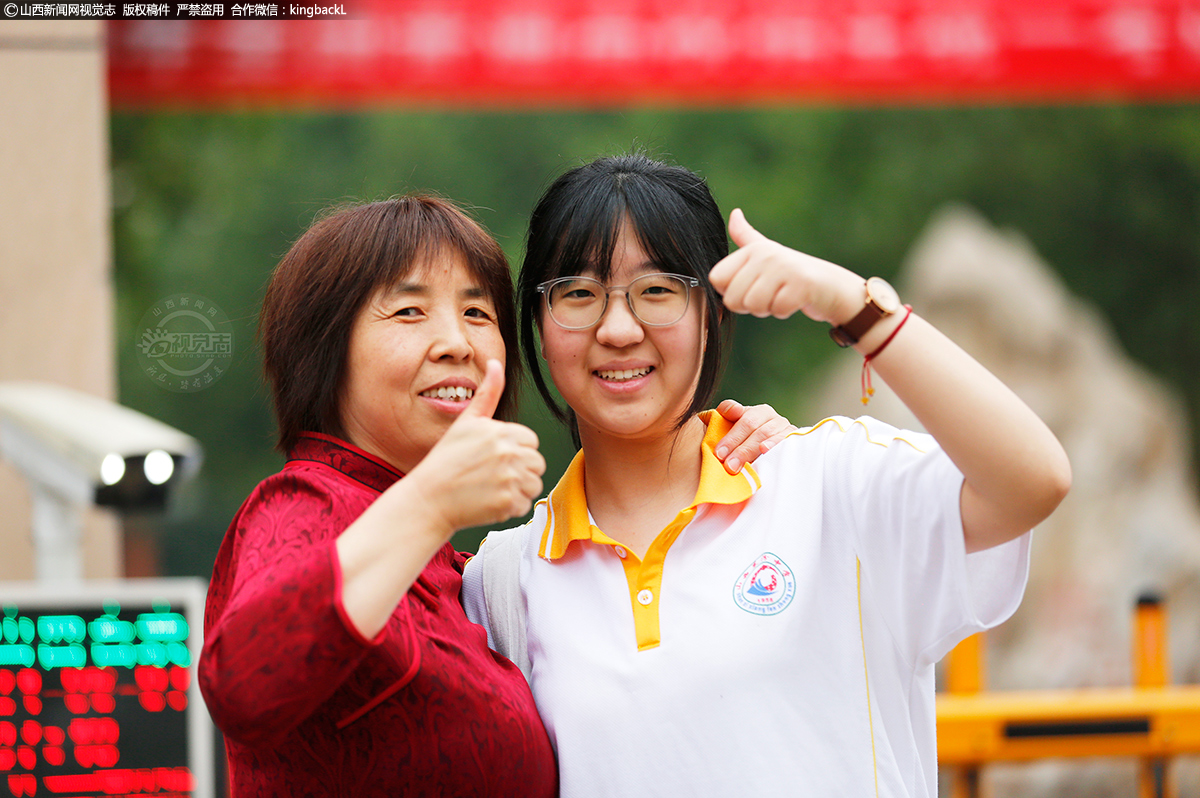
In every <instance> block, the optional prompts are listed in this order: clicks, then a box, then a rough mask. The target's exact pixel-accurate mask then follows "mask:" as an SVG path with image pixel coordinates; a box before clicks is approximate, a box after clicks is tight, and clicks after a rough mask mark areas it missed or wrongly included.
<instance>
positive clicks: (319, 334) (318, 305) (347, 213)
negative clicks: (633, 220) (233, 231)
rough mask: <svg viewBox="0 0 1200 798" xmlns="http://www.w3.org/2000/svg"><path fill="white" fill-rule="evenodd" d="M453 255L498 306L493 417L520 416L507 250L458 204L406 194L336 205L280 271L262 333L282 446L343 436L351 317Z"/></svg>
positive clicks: (270, 287) (267, 303)
mask: <svg viewBox="0 0 1200 798" xmlns="http://www.w3.org/2000/svg"><path fill="white" fill-rule="evenodd" d="M448 252H453V253H458V254H461V255H462V256H463V258H464V260H465V261H466V265H467V268H468V269H470V271H471V273H472V274H473V275H474V276H475V278H476V279H478V280H479V282H480V285H481V286H482V288H483V290H484V291H485V292H486V294H487V296H488V298H489V299H490V300H491V301H492V303H493V305H494V306H495V310H496V321H497V323H498V325H499V327H500V334H501V337H502V338H503V339H504V347H505V350H506V352H507V353H508V357H506V358H505V362H506V366H505V374H504V376H505V383H504V395H503V396H502V397H501V399H500V404H499V406H498V407H497V409H496V417H497V418H510V417H512V415H513V414H515V412H516V394H517V390H518V386H519V383H520V376H521V372H520V358H519V357H517V356H516V352H517V348H516V330H517V326H516V316H515V312H514V308H513V290H512V274H511V272H510V271H509V266H508V259H507V258H506V257H505V256H504V251H503V250H502V249H501V248H500V245H499V244H497V243H496V240H495V239H494V238H492V237H491V235H489V234H488V232H487V231H486V230H484V229H483V227H482V226H481V225H480V224H479V223H478V222H476V221H475V220H473V219H471V218H470V217H469V216H467V214H466V213H465V212H463V211H462V210H461V209H460V208H458V207H457V206H456V205H454V204H453V203H452V202H450V201H448V200H445V199H442V198H440V197H433V196H427V195H412V196H405V197H400V198H396V199H388V200H382V201H379V202H371V203H366V204H360V205H354V206H351V207H344V208H340V209H335V210H334V211H333V212H332V213H329V214H328V215H326V216H324V217H322V218H319V219H318V220H317V221H315V222H314V223H313V224H312V226H311V227H309V228H308V230H306V231H305V232H304V234H303V235H302V236H300V238H299V239H298V240H297V241H296V243H295V244H293V245H292V248H291V249H290V250H288V253H287V254H286V255H284V256H283V259H282V260H280V261H279V265H278V266H276V267H275V272H274V274H272V276H271V281H270V283H269V284H268V286H267V293H266V297H265V298H264V299H263V307H262V315H261V316H260V318H259V328H258V333H259V339H260V340H261V342H262V347H263V361H264V367H265V370H266V375H267V379H268V380H269V382H270V383H271V390H272V393H273V396H274V401H275V419H276V423H277V424H278V427H279V443H278V446H279V448H280V449H281V450H282V451H284V452H285V453H286V452H287V451H288V450H289V449H291V447H292V446H294V445H295V443H296V440H297V439H298V437H299V435H300V433H301V432H305V431H312V432H323V433H326V434H328V435H335V436H338V437H341V438H345V431H344V430H343V429H342V419H341V390H342V386H343V384H344V382H345V371H346V354H347V350H348V349H349V346H350V331H351V328H352V326H353V324H354V320H355V319H356V318H357V316H358V313H359V311H360V310H361V309H362V308H363V306H364V305H365V304H366V303H367V301H368V300H369V299H370V298H371V297H372V296H374V294H375V292H376V291H378V290H380V289H381V288H384V287H385V286H390V285H394V284H395V283H397V282H399V281H400V280H402V279H403V278H404V277H405V276H406V275H407V274H409V272H411V271H412V269H413V268H414V267H417V266H420V265H421V264H422V263H424V262H426V261H427V260H428V259H431V258H435V257H438V256H440V255H444V254H446V253H448Z"/></svg>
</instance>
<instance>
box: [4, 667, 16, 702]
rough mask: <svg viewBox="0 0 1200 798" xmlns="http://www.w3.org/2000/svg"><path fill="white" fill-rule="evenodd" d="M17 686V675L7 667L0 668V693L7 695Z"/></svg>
mask: <svg viewBox="0 0 1200 798" xmlns="http://www.w3.org/2000/svg"><path fill="white" fill-rule="evenodd" d="M16 686H17V677H16V676H14V675H13V672H12V671H10V670H9V669H8V668H0V695H8V694H9V693H11V692H12V691H13V690H14V689H15V688H16Z"/></svg>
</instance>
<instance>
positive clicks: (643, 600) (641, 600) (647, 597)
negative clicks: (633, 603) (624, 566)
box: [637, 590, 654, 607]
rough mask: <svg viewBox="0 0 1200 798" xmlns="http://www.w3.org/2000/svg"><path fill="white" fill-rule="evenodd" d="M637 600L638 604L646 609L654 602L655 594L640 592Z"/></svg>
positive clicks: (645, 591) (647, 591) (646, 591)
mask: <svg viewBox="0 0 1200 798" xmlns="http://www.w3.org/2000/svg"><path fill="white" fill-rule="evenodd" d="M637 598H638V604H641V605H642V606H643V607H644V606H646V605H647V604H649V603H650V602H652V601H654V594H653V593H652V592H650V591H649V590H640V591H638V596H637Z"/></svg>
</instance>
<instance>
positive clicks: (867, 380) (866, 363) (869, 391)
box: [860, 305, 912, 405]
mask: <svg viewBox="0 0 1200 798" xmlns="http://www.w3.org/2000/svg"><path fill="white" fill-rule="evenodd" d="M904 310H905V311H906V312H905V314H904V318H903V319H901V320H900V323H899V324H897V325H896V329H894V330H892V334H891V335H889V336H888V337H887V338H885V339H884V341H883V343H881V344H880V345H879V346H878V347H877V348H876V349H875V351H874V352H872V353H871V354H869V355H866V356H865V357H863V368H862V379H861V380H860V381H861V383H862V403H863V404H864V405H865V404H867V403H868V402H870V401H871V397H872V396H874V395H875V386H873V385H872V384H871V361H872V360H874V359H875V358H876V357H878V356H879V353H880V352H882V351H883V350H885V349H887V345H888V344H890V343H891V342H892V339H893V338H895V337H896V333H898V332H900V328H901V327H903V326H904V325H905V324H906V323H907V322H908V317H909V316H911V315H912V305H905V306H904Z"/></svg>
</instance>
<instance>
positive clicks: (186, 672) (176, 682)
mask: <svg viewBox="0 0 1200 798" xmlns="http://www.w3.org/2000/svg"><path fill="white" fill-rule="evenodd" d="M191 681H192V674H191V670H190V669H188V668H183V667H180V666H178V665H176V666H175V667H173V668H171V686H172V687H174V688H175V689H176V690H183V691H185V692H186V691H187V689H188V685H189V684H191Z"/></svg>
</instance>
